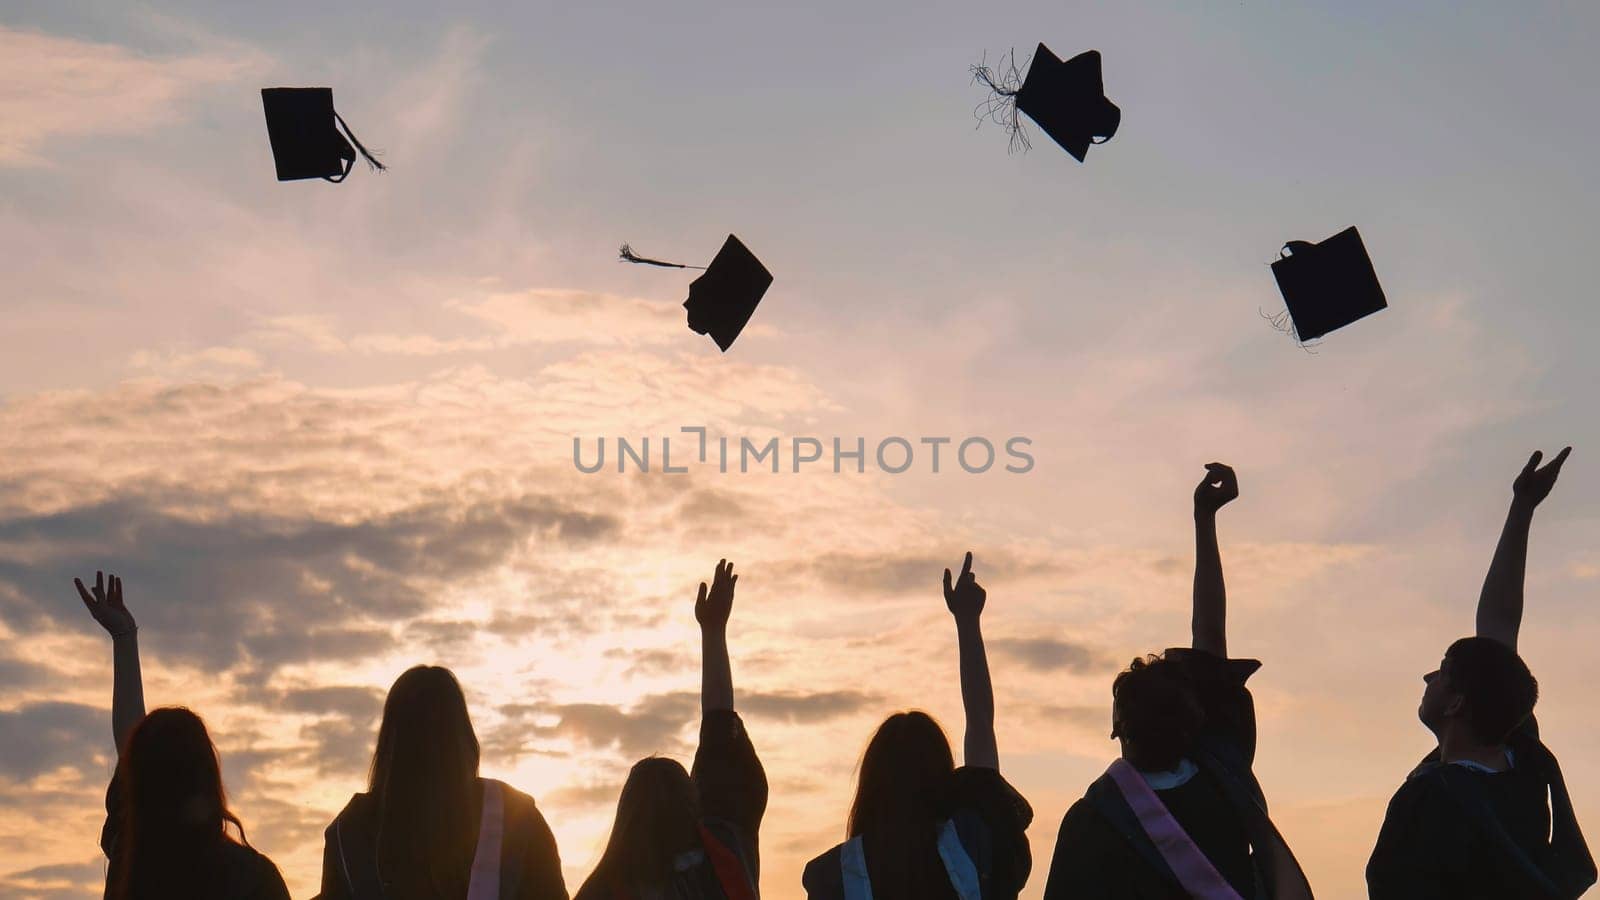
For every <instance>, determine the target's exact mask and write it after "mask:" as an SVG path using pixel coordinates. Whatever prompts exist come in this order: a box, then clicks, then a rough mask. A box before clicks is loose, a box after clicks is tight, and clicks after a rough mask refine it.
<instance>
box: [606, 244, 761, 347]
mask: <svg viewBox="0 0 1600 900" xmlns="http://www.w3.org/2000/svg"><path fill="white" fill-rule="evenodd" d="M619 255H620V256H621V258H622V259H623V260H625V261H627V262H631V263H642V264H644V265H647V266H663V267H666V268H669V269H702V270H704V273H703V274H702V275H701V276H700V277H699V278H696V279H695V280H694V281H691V282H689V299H687V300H685V301H683V307H684V309H687V310H688V311H689V328H690V330H692V331H694V332H695V333H697V334H709V335H711V339H712V340H714V341H716V342H717V346H718V347H720V348H722V352H724V353H726V352H728V348H729V347H731V346H733V341H734V339H735V338H737V337H738V336H739V332H741V331H743V330H744V326H745V323H747V322H749V321H750V316H751V315H752V314H753V313H754V312H755V311H756V305H757V304H759V303H760V302H761V298H762V296H764V295H765V294H766V293H767V288H768V287H769V286H771V284H772V273H771V272H768V271H767V267H766V266H763V265H762V264H761V260H759V259H756V255H755V254H754V253H751V252H750V250H749V248H747V247H745V245H744V244H743V243H741V242H740V241H739V239H738V238H736V237H734V236H733V235H731V234H730V235H728V239H727V240H726V241H724V242H723V244H722V249H721V250H718V251H717V255H716V257H714V258H713V259H712V260H711V265H709V266H690V265H685V264H683V263H673V262H663V261H661V260H659V259H649V258H648V257H643V256H639V255H637V254H636V253H634V252H633V248H632V247H629V246H628V245H627V244H623V245H622V250H621V251H620V254H619Z"/></svg>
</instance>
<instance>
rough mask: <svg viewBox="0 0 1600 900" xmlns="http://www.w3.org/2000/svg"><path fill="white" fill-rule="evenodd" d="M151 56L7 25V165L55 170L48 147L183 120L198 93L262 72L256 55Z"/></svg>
mask: <svg viewBox="0 0 1600 900" xmlns="http://www.w3.org/2000/svg"><path fill="white" fill-rule="evenodd" d="M232 50H233V52H230V53H227V54H213V53H207V54H200V55H192V56H179V57H165V58H156V57H147V56H142V55H140V54H138V53H135V52H134V51H132V50H129V49H128V48H126V47H120V46H117V45H115V44H102V43H94V42H90V41H83V40H77V39H73V38H66V37H58V36H55V35H49V34H41V33H38V32H31V31H18V30H15V29H11V28H6V27H4V26H0V166H8V165H9V166H35V165H48V164H49V162H50V159H49V156H48V155H47V154H46V153H45V145H46V144H47V143H48V142H50V141H52V140H58V139H65V138H81V137H88V136H91V135H120V134H133V133H137V132H143V131H148V130H150V129H154V128H159V127H162V126H165V125H168V124H171V123H173V122H176V121H179V120H180V119H182V118H183V117H184V115H185V112H186V111H185V108H184V104H185V102H186V101H187V100H188V99H189V97H190V96H191V95H192V94H193V93H194V92H195V90H196V89H197V88H200V87H203V86H206V85H210V84H218V83H223V82H229V81H233V80H235V79H239V78H242V77H244V76H246V75H248V74H250V73H251V72H253V71H257V70H259V69H260V68H261V67H262V65H263V59H262V57H261V56H260V55H259V54H258V53H256V52H255V51H252V50H248V49H246V48H241V47H235V48H232Z"/></svg>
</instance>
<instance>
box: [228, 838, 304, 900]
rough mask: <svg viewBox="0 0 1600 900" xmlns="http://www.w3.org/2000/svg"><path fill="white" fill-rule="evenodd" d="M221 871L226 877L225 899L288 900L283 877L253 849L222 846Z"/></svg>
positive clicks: (230, 844) (229, 845)
mask: <svg viewBox="0 0 1600 900" xmlns="http://www.w3.org/2000/svg"><path fill="white" fill-rule="evenodd" d="M222 858H223V870H224V871H225V872H226V873H227V876H226V878H227V883H228V890H227V892H226V896H227V897H229V898H236V900H289V888H288V886H287V885H285V884H284V882H283V874H282V873H281V872H279V871H278V867H277V865H276V864H274V863H273V861H272V860H270V859H268V858H267V857H266V855H265V854H263V853H261V852H259V851H258V850H256V849H255V848H254V847H246V846H245V845H243V844H236V843H234V842H233V841H227V842H225V845H224V848H223V853H222Z"/></svg>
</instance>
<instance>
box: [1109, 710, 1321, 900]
mask: <svg viewBox="0 0 1600 900" xmlns="http://www.w3.org/2000/svg"><path fill="white" fill-rule="evenodd" d="M1192 756H1193V758H1194V761H1195V762H1196V763H1197V764H1199V766H1200V769H1201V771H1202V772H1204V773H1206V774H1208V775H1210V776H1211V777H1212V778H1213V779H1214V780H1215V782H1216V784H1217V785H1218V786H1219V787H1220V788H1221V790H1222V793H1223V796H1224V797H1225V798H1226V799H1227V800H1228V805H1229V807H1230V808H1232V809H1233V810H1234V812H1235V813H1236V814H1237V815H1238V816H1239V818H1240V821H1241V822H1242V824H1243V825H1244V827H1245V833H1246V834H1247V835H1248V836H1249V838H1250V846H1251V850H1252V853H1251V858H1252V861H1253V867H1254V869H1255V874H1256V884H1255V888H1254V891H1253V893H1254V895H1255V896H1257V897H1266V898H1272V900H1311V897H1312V894H1311V884H1310V883H1309V882H1308V881H1307V880H1306V877H1305V873H1304V872H1303V871H1301V869H1300V863H1299V862H1298V861H1297V860H1296V859H1295V858H1294V852H1293V851H1291V850H1290V849H1289V845H1288V843H1287V842H1286V841H1284V839H1283V836H1282V835H1280V834H1279V833H1278V829H1277V828H1276V826H1274V825H1273V824H1272V819H1271V818H1270V817H1269V816H1268V815H1267V807H1266V800H1265V799H1264V798H1263V797H1262V794H1261V787H1260V785H1259V784H1258V783H1257V782H1256V780H1255V777H1254V776H1253V775H1251V774H1250V769H1249V765H1248V764H1247V763H1246V762H1245V761H1244V760H1243V759H1242V758H1241V757H1240V755H1239V754H1238V753H1237V751H1236V750H1235V748H1233V747H1231V746H1230V745H1227V744H1226V743H1225V742H1220V741H1211V740H1208V739H1205V738H1202V739H1201V740H1200V742H1199V743H1198V744H1197V745H1196V746H1195V747H1194V748H1193V751H1192ZM1130 768H1131V767H1130ZM1135 774H1137V772H1135ZM1139 780H1140V781H1141V782H1143V780H1144V779H1143V778H1142V777H1141V778H1140V779H1139ZM1146 787H1147V788H1148V785H1146ZM1084 797H1085V798H1086V799H1087V800H1088V801H1089V802H1090V803H1091V804H1092V805H1093V806H1094V808H1095V810H1096V811H1098V812H1099V813H1100V814H1101V815H1102V816H1103V817H1105V820H1106V822H1107V823H1108V824H1110V825H1111V827H1112V828H1114V829H1115V830H1116V831H1117V832H1118V833H1119V834H1121V835H1122V836H1123V838H1124V839H1125V840H1127V842H1128V844H1129V846H1131V847H1132V848H1133V850H1134V852H1135V853H1137V854H1138V855H1139V856H1140V858H1142V859H1143V860H1144V861H1145V863H1146V864H1147V865H1148V866H1149V867H1150V868H1151V869H1152V870H1153V871H1155V872H1157V873H1158V874H1160V875H1161V876H1162V877H1164V878H1166V879H1167V880H1169V881H1171V882H1173V883H1174V884H1178V885H1180V886H1182V885H1183V882H1182V881H1181V880H1180V879H1179V875H1178V872H1177V871H1176V870H1175V869H1174V867H1173V866H1172V865H1171V864H1170V863H1169V862H1168V860H1167V858H1166V856H1165V855H1164V854H1163V853H1162V852H1161V851H1160V849H1159V848H1158V847H1157V846H1156V844H1155V842H1154V840H1153V839H1152V838H1151V836H1150V835H1149V834H1148V832H1146V831H1145V829H1144V827H1143V823H1142V822H1141V821H1140V820H1139V817H1138V816H1137V815H1136V814H1135V812H1134V810H1133V808H1132V806H1131V804H1130V803H1129V802H1128V801H1127V799H1126V796H1125V795H1124V794H1123V792H1122V790H1121V787H1120V786H1119V785H1118V783H1117V782H1116V780H1115V779H1114V778H1113V777H1112V775H1111V773H1110V771H1107V773H1106V774H1105V775H1102V776H1100V777H1099V778H1097V779H1095V781H1094V782H1093V783H1092V784H1090V785H1089V790H1088V791H1087V792H1086V793H1085V794H1084ZM1156 800H1157V802H1158V803H1159V802H1160V798H1159V797H1157V798H1156ZM1169 815H1170V813H1169ZM1186 837H1187V836H1186ZM1208 862H1209V860H1208ZM1185 889H1187V888H1185Z"/></svg>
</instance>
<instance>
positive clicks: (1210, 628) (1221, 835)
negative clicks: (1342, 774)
mask: <svg viewBox="0 0 1600 900" xmlns="http://www.w3.org/2000/svg"><path fill="white" fill-rule="evenodd" d="M1238 495H1239V483H1238V479H1237V477H1236V476H1235V475H1234V472H1233V470H1232V469H1231V468H1229V467H1228V466H1225V465H1223V464H1221V463H1210V464H1208V465H1207V466H1206V475H1205V478H1204V479H1203V480H1202V481H1201V482H1200V484H1199V485H1198V486H1197V487H1196V488H1195V492H1194V522H1195V569H1194V601H1193V604H1194V605H1193V613H1192V620H1191V628H1192V641H1191V643H1190V646H1189V647H1188V648H1187V649H1183V648H1176V649H1170V650H1167V651H1166V652H1164V653H1162V654H1161V655H1159V656H1149V657H1147V658H1145V659H1136V660H1134V661H1133V663H1132V665H1130V666H1129V667H1128V669H1127V670H1126V671H1124V672H1122V673H1121V674H1119V675H1118V676H1117V677H1116V679H1115V680H1114V681H1113V682H1112V684H1111V720H1112V728H1111V736H1112V737H1113V738H1116V739H1117V740H1118V741H1119V742H1120V747H1121V756H1120V758H1119V759H1117V761H1116V762H1114V763H1112V765H1111V767H1110V769H1109V770H1108V771H1107V772H1106V774H1105V775H1102V776H1101V777H1100V778H1098V779H1096V780H1095V781H1094V782H1093V783H1092V784H1090V785H1089V789H1088V790H1087V791H1086V792H1085V794H1084V796H1083V798H1082V799H1080V800H1078V801H1077V802H1075V803H1074V804H1073V805H1072V807H1071V808H1070V809H1068V810H1067V814H1066V816H1065V817H1064V818H1063V819H1062V821H1061V830H1060V832H1059V834H1058V835H1057V838H1056V849H1055V856H1054V858H1053V859H1052V860H1051V863H1050V876H1049V879H1048V880H1047V882H1046V883H1045V889H1044V896H1045V898H1046V900H1078V898H1094V900H1111V898H1116V900H1166V898H1173V900H1176V898H1185V897H1203V898H1208V900H1211V898H1216V900H1222V898H1228V900H1237V898H1272V900H1302V898H1305V900H1309V898H1310V897H1311V887H1310V885H1309V884H1308V883H1307V881H1306V878H1305V875H1304V873H1303V872H1302V871H1301V869H1300V865H1299V863H1298V862H1296V860H1295V858H1294V854H1293V852H1291V851H1290V849H1289V847H1288V845H1287V844H1286V843H1285V842H1284V840H1283V838H1282V837H1281V836H1280V835H1279V834H1278V831H1277V829H1276V828H1275V827H1274V826H1273V824H1272V820H1271V819H1270V818H1269V817H1268V815H1267V805H1266V799H1265V797H1264V795H1263V793H1262V790H1261V786H1260V784H1259V783H1258V782H1257V781H1256V778H1255V774H1254V772H1253V768H1252V767H1253V764H1254V759H1255V750H1256V717H1255V705H1254V701H1253V700H1252V698H1251V696H1250V690H1249V689H1248V688H1246V687H1245V681H1246V679H1248V678H1249V677H1250V676H1251V675H1252V674H1254V673H1255V671H1256V670H1257V669H1258V668H1260V666H1261V663H1260V662H1258V661H1256V660H1253V659H1230V658H1229V657H1228V641H1227V627H1226V612H1227V591H1226V588H1225V585H1224V582H1223V577H1222V556H1221V553H1220V552H1219V550H1218V548H1217V520H1216V514H1217V510H1219V509H1221V508H1222V507H1223V506H1224V505H1226V504H1227V503H1229V502H1230V501H1232V500H1233V499H1234V498H1236V497H1237V496H1238Z"/></svg>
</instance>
